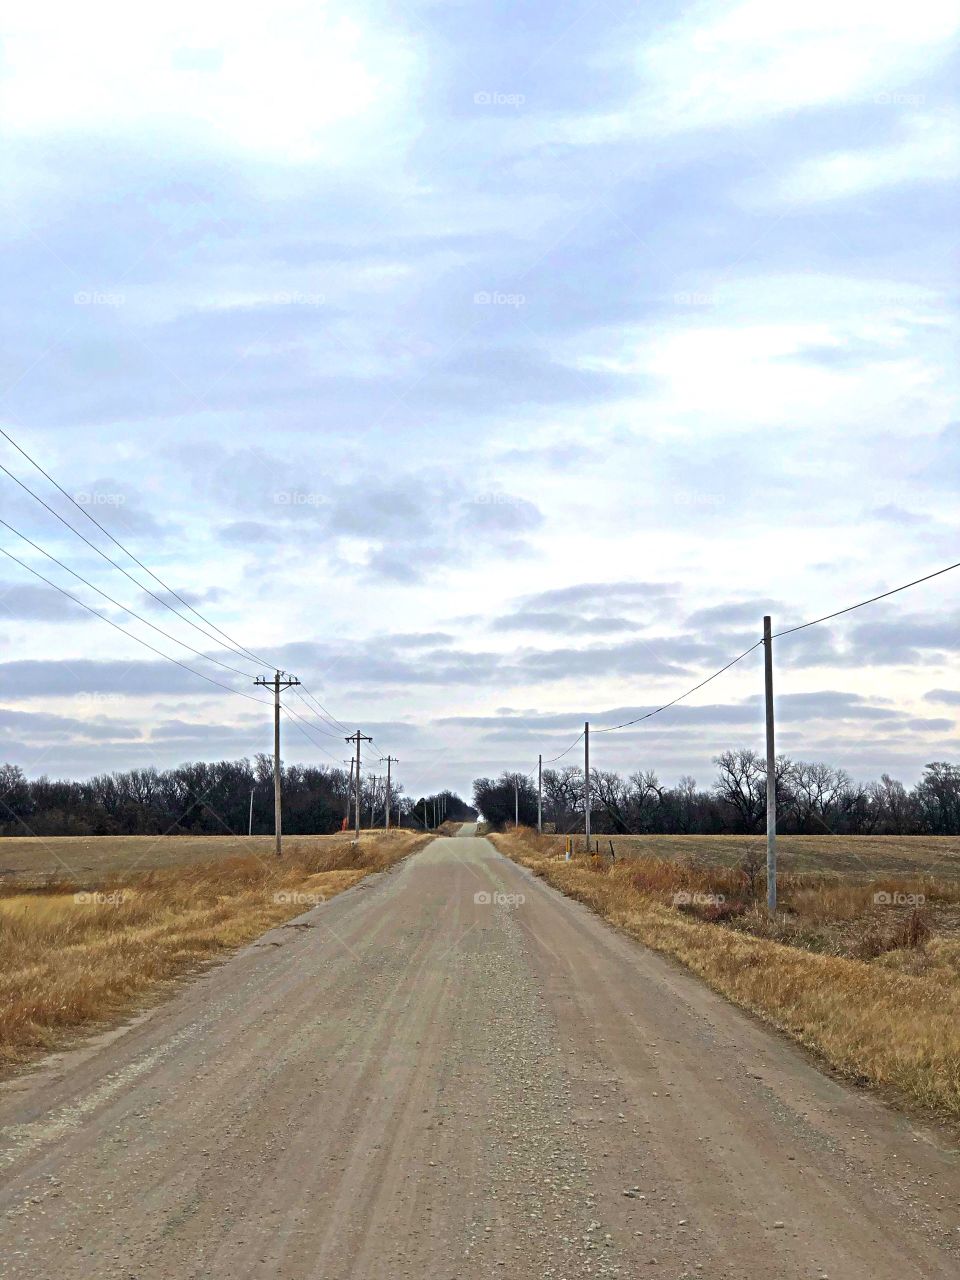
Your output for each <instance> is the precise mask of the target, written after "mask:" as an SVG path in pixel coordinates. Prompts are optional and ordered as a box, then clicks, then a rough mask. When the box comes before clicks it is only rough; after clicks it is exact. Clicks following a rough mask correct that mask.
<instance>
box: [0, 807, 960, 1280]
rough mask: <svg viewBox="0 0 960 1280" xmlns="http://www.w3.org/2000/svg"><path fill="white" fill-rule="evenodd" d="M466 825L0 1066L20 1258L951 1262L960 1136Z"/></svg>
mask: <svg viewBox="0 0 960 1280" xmlns="http://www.w3.org/2000/svg"><path fill="white" fill-rule="evenodd" d="M471 831H472V827H467V828H466V831H465V833H464V834H463V835H460V836H458V837H454V838H451V839H447V838H441V839H437V840H432V841H431V842H430V843H429V844H428V845H427V847H425V848H423V849H422V850H420V851H419V852H418V853H417V854H416V855H415V856H413V857H411V858H408V859H407V860H406V861H405V862H404V864H403V865H402V866H401V867H398V868H396V870H395V871H394V872H393V873H391V874H389V875H384V876H378V877H376V878H371V880H368V881H367V882H366V884H365V885H363V886H362V887H361V888H360V889H359V890H357V891H353V892H349V893H342V894H340V895H338V896H337V897H336V898H334V899H333V900H332V901H331V902H328V903H326V904H324V905H323V906H322V907H320V908H318V909H317V910H316V911H312V912H310V914H309V915H307V916H305V917H304V918H303V919H302V920H298V921H296V922H295V923H296V926H297V927H295V928H291V927H284V926H282V925H281V926H280V927H278V928H276V929H273V930H272V931H271V932H269V933H267V934H265V935H264V936H262V937H260V938H258V939H257V941H256V942H255V943H254V944H253V945H252V946H249V947H245V948H243V950H242V951H240V952H239V953H237V954H234V955H232V956H230V957H229V958H228V959H227V961H226V963H224V964H218V965H214V966H210V967H209V968H208V969H207V971H206V972H204V973H201V974H199V975H197V977H196V978H195V979H194V980H192V981H190V982H184V983H179V984H178V985H177V989H176V990H175V991H174V992H172V993H171V996H170V998H169V999H165V1000H163V1001H162V1002H158V1004H157V1006H156V1007H155V1008H153V1009H151V1010H149V1011H148V1013H147V1014H146V1016H145V1017H143V1018H141V1019H138V1020H137V1021H136V1023H134V1024H133V1025H131V1026H128V1027H125V1028H124V1029H123V1031H122V1032H121V1033H120V1034H118V1035H113V1036H107V1037H101V1038H98V1039H97V1040H96V1041H94V1042H93V1043H92V1044H89V1045H85V1046H84V1047H83V1048H82V1049H80V1050H79V1051H78V1052H75V1053H66V1054H63V1055H58V1056H57V1058H56V1059H55V1060H52V1061H50V1062H49V1063H47V1064H45V1065H44V1066H42V1067H40V1068H38V1069H37V1070H36V1071H34V1072H31V1073H29V1074H27V1075H22V1076H21V1077H20V1078H18V1079H12V1080H9V1081H7V1082H6V1083H5V1085H2V1086H0V1221H2V1222H3V1229H4V1246H5V1247H4V1249H3V1251H2V1256H0V1280H90V1277H92V1276H96V1277H103V1280H129V1278H130V1277H137V1280H170V1277H178V1278H179V1277H183V1278H184V1280H186V1278H187V1277H201V1276H202V1277H203V1278H204V1280H236V1278H237V1277H238V1276H242V1277H244V1280H317V1277H336V1278H337V1280H384V1278H385V1277H390V1278H391V1280H412V1278H413V1277H420V1276H424V1275H426V1276H431V1277H432V1276H436V1277H438V1280H440V1278H442V1280H446V1278H447V1277H453V1276H456V1277H457V1278H458V1280H490V1277H491V1276H496V1277H498V1280H533V1278H537V1280H540V1278H542V1277H551V1278H553V1280H560V1277H566V1278H567V1280H617V1278H618V1277H619V1278H621V1280H626V1277H631V1278H636V1277H644V1278H648V1277H649V1280H693V1277H701V1276H702V1277H703V1278H704V1280H747V1278H749V1280H818V1278H820V1280H822V1278H823V1277H832V1278H833V1280H867V1278H868V1277H869V1280H905V1278H906V1277H909V1280H914V1278H916V1280H920V1278H921V1277H922V1278H923V1280H956V1276H957V1264H958V1258H960V1230H958V1228H960V1164H958V1161H957V1155H956V1152H955V1149H956V1147H957V1141H956V1138H955V1137H954V1135H953V1134H952V1133H950V1132H948V1131H946V1130H945V1129H943V1128H939V1129H937V1128H930V1127H927V1126H920V1125H917V1124H916V1123H915V1121H914V1120H913V1119H912V1118H908V1117H906V1116H904V1115H902V1114H899V1113H898V1112H896V1111H895V1110H893V1109H892V1108H888V1107H883V1106H880V1105H879V1104H878V1102H877V1100H876V1099H875V1098H873V1097H870V1096H869V1095H868V1094H865V1092H864V1091H863V1090H860V1089H854V1088H850V1087H848V1085H847V1084H845V1083H844V1082H842V1081H838V1080H836V1079H831V1078H830V1077H829V1076H827V1075H824V1073H823V1072H822V1071H820V1070H818V1069H817V1068H816V1067H815V1066H814V1065H813V1063H812V1062H811V1061H810V1058H809V1055H806V1054H804V1053H801V1052H800V1051H799V1050H798V1048H797V1046H796V1045H794V1044H791V1043H790V1042H789V1041H788V1040H787V1039H786V1038H785V1037H783V1036H780V1035H774V1034H773V1033H772V1032H771V1030H770V1028H768V1027H764V1026H762V1025H760V1024H759V1023H758V1022H757V1020H756V1019H753V1018H750V1017H748V1016H747V1015H745V1014H744V1013H743V1012H742V1011H741V1010H739V1009H737V1008H735V1007H734V1006H733V1005H732V1004H731V1003H730V1002H729V1001H728V1000H724V999H721V998H720V997H719V996H717V995H716V994H715V993H714V992H713V991H711V990H709V988H708V987H707V985H706V984H705V983H704V982H702V981H700V980H699V979H698V978H697V977H696V976H695V975H694V974H692V973H684V972H682V971H681V970H680V968H679V967H678V966H677V965H675V964H672V963H670V962H669V961H668V960H667V959H666V958H665V957H664V956H661V955H657V954H656V953H655V952H654V951H652V950H650V949H649V948H647V947H643V946H639V945H637V944H636V942H635V941H634V940H633V939H632V938H630V937H628V936H627V935H626V934H625V933H623V932H621V931H619V930H617V929H612V928H610V927H608V926H607V924H606V923H605V922H604V921H603V920H602V919H601V918H600V917H599V916H598V915H596V914H595V913H594V912H591V911H589V910H588V909H586V908H585V907H584V906H582V905H581V904H580V903H578V902H575V901H573V900H572V899H571V897H564V896H563V895H562V894H560V893H557V892H555V891H554V890H553V889H552V888H550V887H549V886H548V885H547V884H545V883H544V882H543V881H538V880H537V879H536V878H535V877H534V876H532V875H531V874H530V873H529V872H527V871H526V870H525V869H524V868H523V867H521V866H518V865H516V863H514V862H511V861H509V860H508V859H506V858H504V857H502V856H501V855H500V854H499V853H497V852H496V850H495V849H494V848H493V847H492V845H491V844H490V843H489V841H486V840H482V839H476V838H473V837H472V836H471V835H470V834H469V832H471ZM551 865H552V866H553V867H555V868H556V867H561V868H562V867H563V866H564V865H565V864H560V863H556V862H554V863H552V864H551ZM575 870H576V872H577V874H579V869H575ZM163 874H166V873H163ZM181 874H183V873H181ZM586 874H588V875H592V876H593V877H594V879H596V880H603V879H604V875H603V873H595V872H592V871H589V870H587V872H586ZM680 923H682V924H686V923H688V922H685V921H682V920H681V921H680ZM688 927H695V928H700V929H702V930H704V932H706V928H707V927H706V926H705V925H703V924H700V925H697V924H695V923H694V924H693V925H692V926H688ZM722 932H723V931H721V930H717V929H714V930H713V934H714V935H718V934H721V933H722ZM731 936H733V935H731ZM734 941H738V940H737V939H736V938H735V937H734ZM750 941H751V942H752V941H755V940H750ZM781 950H783V951H785V952H789V949H788V948H781ZM790 954H798V955H799V954H801V953H790ZM803 958H814V959H816V958H817V957H803ZM752 972H754V973H755V974H756V973H757V972H759V971H758V970H754V971H752ZM934 1032H935V1029H934V1030H933V1031H931V1035H933V1034H934ZM933 1048H934V1050H936V1044H935V1043H934V1044H933Z"/></svg>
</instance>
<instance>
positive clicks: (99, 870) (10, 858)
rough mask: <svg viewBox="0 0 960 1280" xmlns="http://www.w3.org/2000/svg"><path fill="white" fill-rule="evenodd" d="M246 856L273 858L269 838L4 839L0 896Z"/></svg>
mask: <svg viewBox="0 0 960 1280" xmlns="http://www.w3.org/2000/svg"><path fill="white" fill-rule="evenodd" d="M349 834H352V833H349ZM347 838H349V835H348V837H347ZM343 839H344V836H342V835H339V834H337V835H332V836H286V837H285V838H284V847H285V848H286V847H287V846H289V847H291V848H293V847H294V846H295V847H296V848H297V849H298V850H300V851H301V852H303V851H304V850H316V851H319V850H321V849H323V848H324V847H325V846H326V845H329V844H332V843H337V842H340V841H342V840H343ZM248 855H255V856H258V857H262V858H267V859H270V858H272V857H273V856H274V852H273V836H231V835H225V836H55V837H53V836H51V837H49V838H46V837H43V836H4V837H3V838H2V839H0V892H2V891H3V889H4V887H5V886H7V885H9V884H11V883H14V884H18V885H23V884H33V885H42V884H46V883H49V882H51V881H56V880H61V879H69V880H82V879H85V878H86V877H88V876H89V877H92V878H93V879H97V878H99V877H100V876H104V875H113V874H115V873H117V872H123V871H127V872H133V871H156V870H159V869H160V868H162V867H188V866H194V865H196V864H198V863H205V862H212V861H213V860H215V859H218V858H236V857H238V856H239V857H244V856H248Z"/></svg>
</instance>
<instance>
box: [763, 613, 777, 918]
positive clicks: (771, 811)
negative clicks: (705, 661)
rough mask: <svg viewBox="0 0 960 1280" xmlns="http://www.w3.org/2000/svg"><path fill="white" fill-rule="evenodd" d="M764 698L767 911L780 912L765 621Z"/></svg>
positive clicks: (768, 631)
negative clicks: (765, 727)
mask: <svg viewBox="0 0 960 1280" xmlns="http://www.w3.org/2000/svg"><path fill="white" fill-rule="evenodd" d="M763 695H764V707H765V711H766V720H767V910H768V911H769V912H770V914H771V915H773V914H774V912H775V911H776V909H777V752H776V746H775V744H774V734H773V728H774V726H773V636H772V635H771V627H770V618H769V615H768V616H766V617H764V619H763Z"/></svg>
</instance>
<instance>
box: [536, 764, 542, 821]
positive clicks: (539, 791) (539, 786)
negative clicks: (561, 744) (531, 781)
mask: <svg viewBox="0 0 960 1280" xmlns="http://www.w3.org/2000/svg"><path fill="white" fill-rule="evenodd" d="M537 835H538V836H542V835H543V754H542V753H541V754H540V755H539V756H537Z"/></svg>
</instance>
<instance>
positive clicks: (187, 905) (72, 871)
mask: <svg viewBox="0 0 960 1280" xmlns="http://www.w3.org/2000/svg"><path fill="white" fill-rule="evenodd" d="M428 839H429V837H426V836H423V835H418V834H417V833H415V832H409V831H401V832H396V831H391V832H389V833H384V832H364V833H363V834H362V836H361V840H360V842H359V844H354V843H353V842H352V840H351V839H350V837H349V836H325V837H299V836H292V837H290V838H289V840H287V841H285V844H284V857H283V858H282V859H277V858H276V857H274V856H272V853H271V854H269V855H268V856H264V855H263V854H262V853H257V854H254V853H251V852H249V842H248V841H246V840H242V839H241V840H236V839H234V838H233V837H212V838H204V837H198V838H191V837H168V838H167V839H166V841H164V842H162V843H161V842H158V841H157V840H156V839H152V840H151V839H149V838H142V837H141V838H136V837H131V838H122V839H113V838H109V837H105V838H103V839H102V840H100V841H97V840H94V839H84V840H80V839H77V840H72V841H68V840H63V841H57V842H56V843H57V844H60V843H63V844H67V843H70V844H71V845H72V846H73V850H72V857H71V858H70V859H63V860H62V861H61V860H58V861H57V862H56V868H57V870H56V872H54V870H53V868H51V867H50V865H49V862H47V863H43V864H42V865H38V863H39V858H38V857H37V856H36V853H35V851H36V850H37V848H38V845H39V846H44V845H48V844H50V843H51V842H50V841H33V840H10V841H9V842H5V843H9V844H10V845H16V846H19V849H17V850H15V851H14V856H13V857H11V856H10V855H9V854H8V855H7V857H6V859H5V866H7V867H8V868H12V870H13V874H9V873H8V876H7V877H6V878H5V880H4V882H3V885H2V888H0V1067H3V1066H6V1067H9V1066H11V1065H13V1064H17V1063H20V1062H23V1061H25V1060H27V1059H29V1058H31V1057H33V1056H35V1055H36V1054H38V1053H40V1052H43V1051H44V1050H47V1049H50V1048H53V1047H55V1046H57V1045H58V1044H60V1043H62V1042H63V1041H64V1040H65V1039H69V1038H71V1037H72V1036H75V1035H76V1034H77V1033H78V1032H80V1031H82V1030H84V1029H89V1028H90V1027H91V1026H92V1025H101V1026H102V1025H105V1024H107V1023H108V1022H110V1021H111V1020H114V1019H116V1018H117V1017H118V1016H120V1015H123V1014H126V1013H128V1012H130V1011H131V1009H134V1008H136V1007H137V1005H138V1004H142V1002H143V1001H144V999H146V998H147V997H148V996H150V995H152V994H155V993H156V992H157V990H158V988H160V987H161V986H162V985H163V984H164V983H168V982H169V981H170V980H171V979H174V978H176V977H177V976H179V975H181V974H183V973H184V972H186V971H188V970H190V969H193V968H195V967H196V966H197V965H198V964H201V963H203V962H205V961H210V960H212V959H215V958H217V957H222V956H223V955H225V954H226V953H227V952H228V951H230V950H231V949H233V948H235V947H238V946H240V945H242V944H243V943H246V942H249V941H251V940H252V939H254V938H256V937H258V936H259V935H260V934H262V933H263V932H265V931H266V930H267V929H270V928H272V927H273V926H275V925H278V924H281V923H282V922H283V921H284V920H288V919H290V918H292V917H293V916H298V915H302V914H303V913H304V912H305V911H308V910H309V909H310V907H311V906H312V905H314V904H315V903H316V902H319V901H321V900H323V899H326V898H329V897H332V896H333V895H334V894H337V893H340V892H342V891H343V890H344V889H349V888H350V887H351V886H352V885H355V884H356V883H358V881H360V880H362V879H363V878H364V877H365V876H367V875H369V874H370V872H372V871H380V870H384V869H386V868H388V867H390V866H392V865H393V864H394V863H396V862H398V861H399V860H400V859H401V858H404V857H406V856H407V854H409V853H412V852H413V851H414V850H416V849H418V848H420V847H422V845H423V844H425V843H426V842H427V840H428ZM265 843H266V844H267V845H268V846H269V845H271V844H272V841H270V840H269V839H268V840H267V841H266V842H265ZM138 855H139V856H138ZM151 861H152V863H153V865H152V866H151V865H150V863H151ZM64 864H66V865H64ZM71 864H72V866H71ZM147 868H149V869H147Z"/></svg>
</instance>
